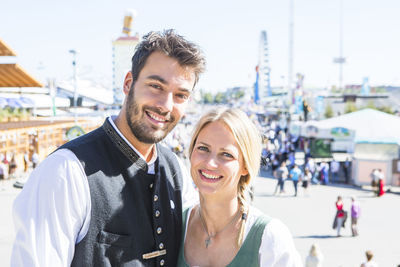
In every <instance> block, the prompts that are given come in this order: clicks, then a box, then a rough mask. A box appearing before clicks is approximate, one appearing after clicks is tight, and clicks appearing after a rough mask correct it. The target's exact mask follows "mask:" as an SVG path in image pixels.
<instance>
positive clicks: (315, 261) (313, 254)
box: [305, 244, 324, 267]
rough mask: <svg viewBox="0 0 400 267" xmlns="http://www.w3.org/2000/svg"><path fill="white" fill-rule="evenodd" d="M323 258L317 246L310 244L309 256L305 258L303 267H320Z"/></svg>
mask: <svg viewBox="0 0 400 267" xmlns="http://www.w3.org/2000/svg"><path fill="white" fill-rule="evenodd" d="M323 260H324V256H323V255H322V253H321V250H320V249H319V246H318V244H312V245H311V249H310V254H308V256H307V258H306V265H305V267H321V266H322V261H323Z"/></svg>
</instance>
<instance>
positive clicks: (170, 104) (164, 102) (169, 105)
mask: <svg viewBox="0 0 400 267" xmlns="http://www.w3.org/2000/svg"><path fill="white" fill-rule="evenodd" d="M158 108H160V110H161V111H162V112H172V110H173V108H174V95H173V94H172V93H166V94H165V95H163V96H162V97H160V99H159V101H158Z"/></svg>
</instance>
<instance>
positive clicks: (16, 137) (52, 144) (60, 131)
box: [0, 119, 103, 170]
mask: <svg viewBox="0 0 400 267" xmlns="http://www.w3.org/2000/svg"><path fill="white" fill-rule="evenodd" d="M102 122H103V121H99V120H88V119H87V120H85V119H82V120H79V121H78V123H77V124H78V125H79V126H80V127H81V128H82V129H83V130H84V131H85V132H86V133H87V132H90V131H92V130H94V129H95V128H97V127H99V126H100V125H101V123H102ZM73 126H76V124H75V122H74V120H73V119H71V120H70V119H65V120H56V121H51V120H31V121H17V122H5V123H4V122H3V123H0V154H2V155H7V156H8V159H9V160H10V158H11V157H12V155H14V156H15V160H16V161H17V166H18V169H19V170H21V168H22V169H23V165H24V161H23V156H24V154H25V153H28V154H29V158H31V156H32V153H33V152H34V151H36V152H37V153H38V155H39V158H40V160H43V159H44V158H45V157H46V156H47V155H48V154H50V153H51V152H53V151H54V150H55V149H57V148H58V147H59V146H61V145H63V144H64V143H66V142H67V141H69V140H68V139H67V136H66V132H67V131H68V130H69V129H70V128H71V127H73Z"/></svg>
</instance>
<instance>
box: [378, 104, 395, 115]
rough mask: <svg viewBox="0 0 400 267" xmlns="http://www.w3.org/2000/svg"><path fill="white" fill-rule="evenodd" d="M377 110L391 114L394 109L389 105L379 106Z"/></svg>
mask: <svg viewBox="0 0 400 267" xmlns="http://www.w3.org/2000/svg"><path fill="white" fill-rule="evenodd" d="M378 110H379V111H382V112H386V113H389V114H392V115H393V114H394V111H393V109H392V108H391V107H390V106H383V107H379V108H378Z"/></svg>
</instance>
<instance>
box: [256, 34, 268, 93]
mask: <svg viewBox="0 0 400 267" xmlns="http://www.w3.org/2000/svg"><path fill="white" fill-rule="evenodd" d="M256 71H257V81H256V86H255V87H256V88H255V92H254V94H255V100H258V99H257V97H258V96H261V97H266V96H271V94H272V93H271V82H270V72H271V68H270V65H269V51H268V39H267V32H266V31H262V32H261V35H260V44H259V50H258V65H257V68H256Z"/></svg>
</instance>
